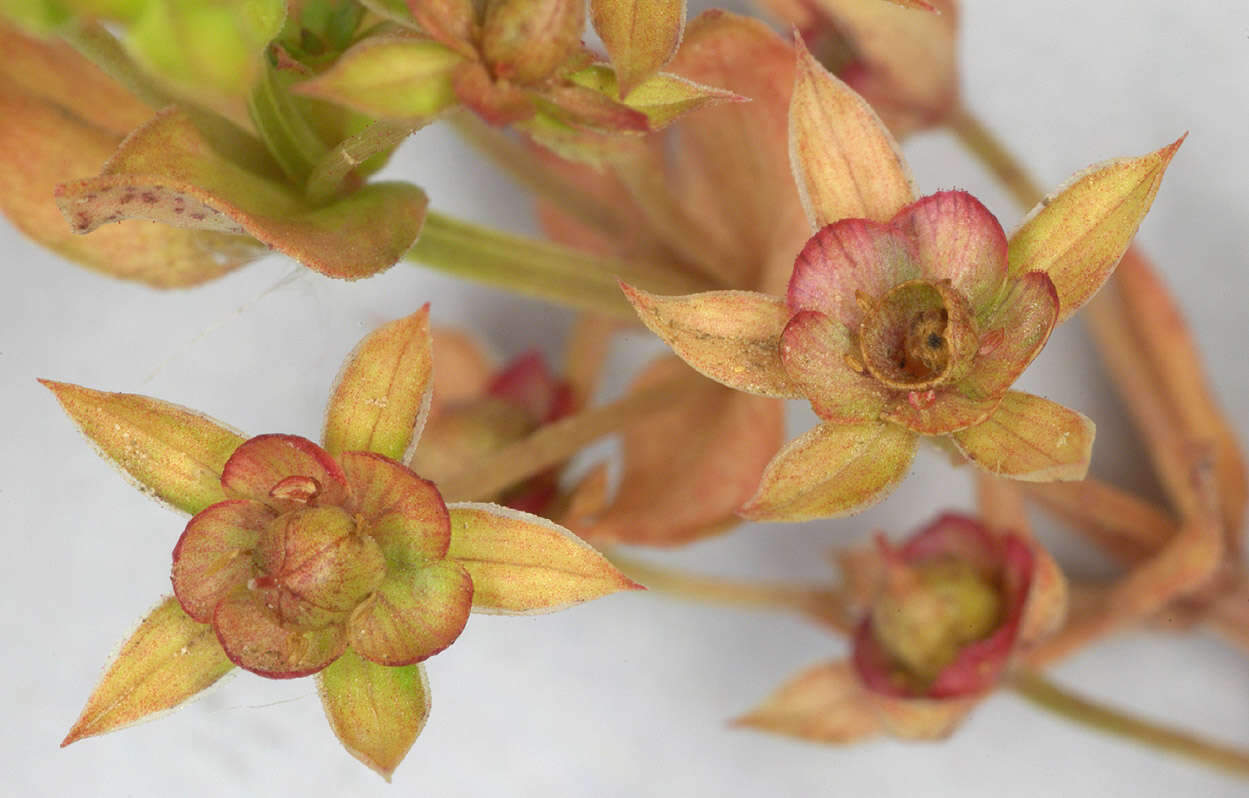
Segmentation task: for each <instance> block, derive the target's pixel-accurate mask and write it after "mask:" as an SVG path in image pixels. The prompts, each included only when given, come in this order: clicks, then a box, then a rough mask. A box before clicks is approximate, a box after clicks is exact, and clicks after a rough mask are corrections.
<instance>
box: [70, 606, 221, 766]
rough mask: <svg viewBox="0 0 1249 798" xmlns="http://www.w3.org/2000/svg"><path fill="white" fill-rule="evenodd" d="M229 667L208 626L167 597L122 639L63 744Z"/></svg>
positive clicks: (156, 706)
mask: <svg viewBox="0 0 1249 798" xmlns="http://www.w3.org/2000/svg"><path fill="white" fill-rule="evenodd" d="M233 667H234V665H232V664H231V663H230V660H228V659H227V658H226V655H225V652H224V651H222V650H221V646H220V645H218V643H217V638H216V636H215V635H214V634H213V630H212V627H211V626H208V625H207V624H202V623H196V622H195V621H193V620H191V618H190V617H189V616H188V615H187V614H186V613H184V612H183V611H182V608H181V607H179V606H178V601H177V599H174V598H167V599H165V600H164V601H162V602H161V603H160V604H159V605H157V607H156V609H154V610H152V612H151V613H150V614H149V615H148V616H147V617H146V618H144V619H143V621H142V622H141V623H140V624H139V628H138V629H136V630H135V631H134V633H133V634H131V635H130V638H129V639H128V640H126V642H125V643H123V644H122V647H121V650H120V651H119V652H118V653H117V656H116V658H115V659H114V660H113V662H112V663H111V664H110V665H109V666H108V670H107V671H105V673H104V678H103V679H101V680H100V684H99V685H98V686H97V687H96V688H95V692H93V693H92V694H91V697H90V698H89V699H87V706H86V707H84V708H83V710H82V714H81V715H79V717H78V720H77V721H76V722H75V723H74V727H73V728H72V729H70V730H69V734H67V735H66V736H65V739H64V740H63V741H62V742H61V746H62V747H64V746H67V745H69V744H70V743H74V742H77V741H79V740H81V739H82V738H84V737H91V736H94V735H96V734H104V733H105V732H110V731H114V730H115V729H119V728H121V727H123V726H127V725H129V724H131V723H134V722H135V721H137V720H140V719H142V718H144V717H146V716H148V715H151V714H152V713H154V712H162V711H164V710H167V709H173V708H174V707H176V706H177V705H179V704H181V703H182V702H183V701H185V700H187V699H188V698H190V697H191V696H193V695H195V694H196V693H198V692H200V691H201V690H203V689H205V688H207V687H208V686H209V685H211V684H212V683H213V682H215V681H217V680H218V679H220V678H221V677H222V676H224V675H225V674H226V672H228V671H229V670H230V669H231V668H233Z"/></svg>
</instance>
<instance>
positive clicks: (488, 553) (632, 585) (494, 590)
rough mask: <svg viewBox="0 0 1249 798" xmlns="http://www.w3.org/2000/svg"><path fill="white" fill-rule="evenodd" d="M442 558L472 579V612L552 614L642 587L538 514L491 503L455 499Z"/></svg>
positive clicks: (450, 508) (574, 537) (590, 548)
mask: <svg viewBox="0 0 1249 798" xmlns="http://www.w3.org/2000/svg"><path fill="white" fill-rule="evenodd" d="M447 509H448V510H449V511H450V512H451V549H450V551H449V552H448V553H447V556H448V557H449V558H451V559H453V560H455V561H456V562H458V563H460V564H461V565H463V566H464V568H465V569H467V570H468V572H469V574H470V575H471V576H472V579H473V609H474V610H477V611H480V612H489V613H500V614H506V615H517V614H528V613H535V612H552V611H554V610H558V609H563V608H564V607H568V606H571V605H573V604H579V603H581V602H583V601H589V600H591V599H596V598H600V597H602V596H606V595H610V594H612V593H615V592H617V591H620V590H639V589H641V587H642V586H641V585H639V584H637V583H636V582H634V581H633V580H631V579H629V578H628V577H627V576H625V575H624V574H622V573H620V571H618V570H617V569H616V567H615V566H614V565H612V564H611V563H610V562H608V561H607V558H606V557H604V556H603V555H602V554H599V552H598V551H596V550H595V549H594V548H593V547H592V546H590V545H589V544H587V543H585V542H584V541H583V540H581V539H580V538H578V537H577V536H576V535H574V534H573V533H571V532H569V531H568V530H567V529H564V528H563V527H562V526H559V525H558V524H556V523H554V522H552V521H548V520H547V519H545V518H542V517H540V516H536V515H531V514H529V513H523V512H521V511H519V510H512V509H510V508H507V507H500V506H499V505H497V504H483V503H477V502H458V503H452V504H449V505H447Z"/></svg>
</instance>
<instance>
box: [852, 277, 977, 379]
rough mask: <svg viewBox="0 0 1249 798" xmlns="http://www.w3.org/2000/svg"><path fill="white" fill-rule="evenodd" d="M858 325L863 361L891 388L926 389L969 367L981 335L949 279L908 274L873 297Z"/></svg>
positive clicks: (958, 375)
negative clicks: (897, 283)
mask: <svg viewBox="0 0 1249 798" xmlns="http://www.w3.org/2000/svg"><path fill="white" fill-rule="evenodd" d="M864 302H865V303H867V304H869V305H871V310H870V311H868V312H867V313H866V314H865V315H864V317H863V321H862V323H861V324H860V325H859V348H860V350H861V351H862V357H863V360H862V362H863V364H864V365H865V366H866V367H867V369H868V371H870V372H871V373H872V375H873V376H875V377H876V379H878V380H880V382H882V383H884V384H885V385H887V386H889V387H890V388H893V389H895V390H903V391H926V390H929V389H931V388H939V387H942V386H945V385H948V384H949V383H951V382H954V381H956V380H958V379H960V378H962V377H963V376H965V375H966V374H967V372H968V371H970V370H971V366H972V360H973V358H974V357H975V356H976V353H977V351H978V350H979V349H980V335H979V333H978V331H977V330H976V322H975V319H974V318H973V316H972V313H971V306H970V305H969V304H968V302H967V300H966V299H965V298H964V297H963V296H962V295H961V294H959V293H957V292H956V291H954V289H953V288H952V287H951V285H950V284H949V283H948V282H933V281H928V280H911V281H908V282H905V283H902V284H900V285H896V286H894V287H893V288H891V289H889V292H888V293H886V294H885V295H884V296H883V297H880V299H879V300H877V301H875V302H873V301H872V300H871V299H866V298H865V299H864Z"/></svg>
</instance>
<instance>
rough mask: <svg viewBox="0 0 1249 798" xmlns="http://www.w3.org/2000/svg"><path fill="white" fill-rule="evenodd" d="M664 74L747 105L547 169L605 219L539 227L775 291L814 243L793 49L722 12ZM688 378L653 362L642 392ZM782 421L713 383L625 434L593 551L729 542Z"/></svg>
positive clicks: (606, 249)
mask: <svg viewBox="0 0 1249 798" xmlns="http://www.w3.org/2000/svg"><path fill="white" fill-rule="evenodd" d="M669 68H670V69H671V70H672V71H673V72H675V73H677V74H679V75H682V76H684V77H686V78H688V79H690V80H692V81H695V82H699V83H708V84H712V85H716V86H723V87H724V88H726V89H728V90H730V91H732V92H734V93H735V94H738V95H741V96H743V97H748V98H750V102H749V103H742V104H737V103H734V104H725V105H721V106H718V107H715V108H706V109H703V110H701V111H699V112H698V113H697V114H693V115H691V116H689V117H688V118H686V119H684V120H683V121H682V122H681V124H680V125H676V126H673V127H672V128H670V129H669V130H667V131H665V132H664V134H663V136H662V137H660V136H656V137H652V138H653V141H652V142H651V144H652V146H651V147H649V148H647V149H646V150H644V151H636V150H635V151H634V152H632V153H631V154H630V157H627V158H616V159H612V160H611V161H610V162H609V166H608V167H607V169H605V170H604V171H596V170H593V169H590V168H587V167H583V166H575V165H571V164H568V163H565V162H559V161H555V160H554V159H551V160H549V161H547V162H546V164H545V165H546V166H547V167H548V168H550V169H552V170H556V173H557V174H559V175H561V176H562V177H564V178H565V179H567V180H568V181H570V182H572V183H574V184H575V185H577V186H578V187H579V189H581V190H582V191H584V192H586V193H588V194H589V195H590V196H592V197H593V198H594V199H595V200H597V201H598V204H599V205H600V206H601V207H602V208H604V209H606V210H607V211H608V212H609V213H610V217H609V219H608V220H607V223H606V224H600V225H597V226H593V225H589V224H587V223H585V222H584V221H582V220H581V219H580V218H579V217H578V216H577V210H578V209H576V208H560V207H557V206H555V205H553V204H550V203H544V204H543V205H542V206H541V207H540V212H541V218H542V221H543V224H544V227H545V229H546V230H547V232H548V234H549V235H550V236H551V237H552V238H554V239H556V240H558V241H560V242H562V243H565V244H569V245H571V246H577V247H581V248H584V249H589V250H592V251H597V252H602V253H607V254H612V255H617V256H621V257H626V258H637V259H639V260H644V261H646V262H650V263H657V264H664V265H667V266H669V267H670V268H671V269H673V270H678V271H682V272H685V273H687V274H691V275H700V276H702V277H703V278H705V279H708V280H711V281H713V283H714V284H718V285H721V286H724V287H726V288H742V289H755V290H762V291H779V290H781V289H782V287H783V286H784V284H785V280H786V279H787V278H788V276H789V271H790V269H791V266H792V253H793V252H794V251H795V250H796V249H797V248H798V247H799V246H801V243H802V241H803V240H805V239H806V237H807V235H808V234H809V233H808V231H807V226H806V222H805V219H804V217H803V213H802V206H801V203H800V202H799V198H798V193H797V191H796V190H795V188H794V185H793V181H792V178H791V177H790V169H789V160H788V154H787V149H786V135H787V134H786V130H787V128H786V125H787V122H786V109H787V107H788V102H789V94H790V91H791V90H792V88H793V82H794V56H793V49H792V47H791V46H790V45H789V44H788V43H786V42H785V41H784V40H782V39H780V38H778V37H777V36H775V35H774V34H773V33H772V31H770V30H769V29H768V28H767V27H766V26H764V25H763V24H762V23H760V22H758V21H755V20H750V19H746V18H743V17H739V16H735V15H732V14H727V13H723V12H715V11H713V12H708V13H706V14H703V15H701V16H700V17H698V18H697V19H695V20H693V21H692V22H691V23H690V25H689V27H688V29H687V31H686V34H685V38H684V41H683V42H682V45H681V49H680V50H679V52H678V53H677V56H676V57H675V58H674V59H673V61H672V63H671V65H670V67H669ZM683 370H684V367H683V366H682V365H681V364H680V363H679V362H677V361H676V360H675V359H673V358H667V359H664V360H660V361H657V362H655V363H654V364H652V365H651V366H650V367H649V368H647V369H646V370H645V372H644V373H643V374H642V375H640V376H639V377H638V379H637V380H636V381H635V383H634V386H633V389H634V390H640V389H643V388H645V387H646V386H650V385H655V384H657V383H659V382H662V381H663V380H665V379H669V378H672V377H673V376H675V375H677V374H679V373H680V372H681V371H683ZM783 410H784V408H783V405H782V403H781V402H777V401H775V400H771V399H764V398H759V397H754V396H747V395H745V394H742V393H738V392H734V391H729V390H726V389H724V388H722V387H721V386H718V385H715V384H713V383H707V384H705V385H702V386H699V387H698V388H697V389H696V390H694V391H691V392H687V393H685V394H684V395H683V396H682V397H681V398H680V399H679V400H677V401H674V402H673V405H672V407H670V408H667V409H664V410H662V411H660V412H657V413H654V414H653V415H650V416H648V417H647V418H646V419H643V420H641V421H639V422H638V423H636V424H634V425H632V426H631V427H630V428H629V429H628V430H627V431H626V432H625V433H624V435H623V455H624V470H623V473H622V475H621V480H620V486H619V489H618V491H617V492H616V495H615V498H614V500H613V502H612V503H611V504H610V506H608V507H607V508H606V509H605V510H604V511H603V512H602V513H600V514H598V515H597V517H595V518H593V519H591V520H587V521H583V522H581V523H578V524H576V525H575V528H576V530H577V531H578V533H579V534H582V535H583V536H585V537H587V538H589V539H591V540H594V541H602V542H609V541H620V542H627V543H637V544H647V545H658V546H670V545H678V544H681V543H686V542H688V541H690V540H693V539H696V538H698V537H702V536H706V535H709V534H714V533H716V532H718V531H721V530H723V529H724V528H725V527H726V526H728V525H731V524H732V522H733V521H734V516H733V510H734V509H735V508H736V507H737V506H739V505H740V504H741V503H742V502H743V501H745V500H746V499H747V498H749V497H750V496H751V495H752V493H753V492H754V489H755V486H756V485H757V484H758V480H759V475H760V473H761V472H762V470H763V467H764V465H765V464H766V463H767V461H768V458H769V457H771V455H772V454H773V453H774V452H775V451H776V449H777V447H779V445H780V443H781V441H782V439H783V435H784V416H783Z"/></svg>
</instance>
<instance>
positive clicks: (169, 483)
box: [40, 380, 243, 515]
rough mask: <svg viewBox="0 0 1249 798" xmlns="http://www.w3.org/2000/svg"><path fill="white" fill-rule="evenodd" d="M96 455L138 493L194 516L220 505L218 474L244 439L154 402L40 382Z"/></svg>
mask: <svg viewBox="0 0 1249 798" xmlns="http://www.w3.org/2000/svg"><path fill="white" fill-rule="evenodd" d="M40 382H42V383H43V385H44V386H45V387H46V388H48V389H49V390H50V391H52V393H54V394H56V398H57V401H59V402H60V403H61V407H63V408H64V409H65V412H66V413H68V414H69V417H70V418H72V419H73V420H74V423H75V424H77V425H78V428H79V429H80V430H82V434H83V435H85V436H86V437H87V440H88V441H90V442H91V443H92V444H93V445H94V446H95V447H96V448H97V449H98V451H99V452H100V454H101V455H102V456H103V457H104V458H105V459H107V460H109V461H110V462H112V463H113V464H115V465H116V466H118V467H119V468H121V469H122V470H123V471H124V472H126V473H127V474H128V475H129V476H130V477H132V478H133V479H134V480H135V482H136V483H137V484H138V487H139V489H140V490H142V491H144V492H147V493H151V495H153V496H155V497H156V498H157V499H159V500H161V501H162V502H165V503H166V504H169V505H170V506H172V507H176V508H177V509H179V510H182V511H183V512H186V513H190V514H192V515H194V514H195V513H198V512H199V511H200V510H203V509H204V508H205V507H207V506H208V505H210V504H215V503H216V502H219V501H224V500H225V498H226V495H225V493H224V492H223V491H222V489H221V472H222V469H223V468H224V467H225V464H226V461H227V460H229V459H230V455H231V454H233V453H234V450H235V449H237V448H238V447H239V446H240V445H242V443H243V437H242V436H241V435H239V434H238V433H236V432H234V431H233V430H231V429H228V428H227V427H224V426H222V425H221V424H219V423H218V422H216V421H213V420H212V419H210V418H208V417H207V416H203V415H200V414H199V413H196V412H194V411H192V410H187V409H186V408H184V407H179V406H178V405H175V404H170V403H169V402H162V401H160V400H159V399H150V398H148V397H146V396H138V395H136V394H128V393H105V392H103V391H93V390H91V389H90V388H83V387H82V386H79V385H70V384H69V383H64V382H52V381H51V380H40Z"/></svg>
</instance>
